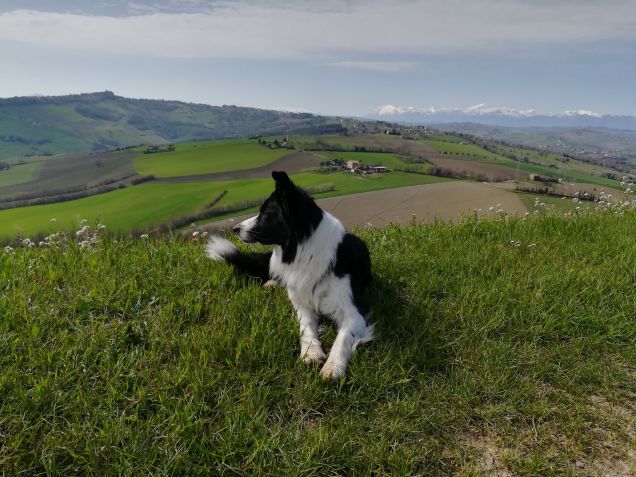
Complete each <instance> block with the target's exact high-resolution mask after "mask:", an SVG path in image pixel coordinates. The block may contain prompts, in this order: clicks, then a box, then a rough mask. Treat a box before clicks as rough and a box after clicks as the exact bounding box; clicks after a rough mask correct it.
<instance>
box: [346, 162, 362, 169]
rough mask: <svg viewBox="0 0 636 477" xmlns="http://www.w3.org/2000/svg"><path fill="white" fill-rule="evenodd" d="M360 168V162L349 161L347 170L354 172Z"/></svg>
mask: <svg viewBox="0 0 636 477" xmlns="http://www.w3.org/2000/svg"><path fill="white" fill-rule="evenodd" d="M359 167H360V161H347V169H351V170H352V171H354V170H356V169H358V168H359Z"/></svg>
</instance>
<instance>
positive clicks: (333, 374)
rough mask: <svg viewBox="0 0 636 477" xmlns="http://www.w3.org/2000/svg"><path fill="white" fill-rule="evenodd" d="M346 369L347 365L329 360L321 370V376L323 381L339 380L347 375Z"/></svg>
mask: <svg viewBox="0 0 636 477" xmlns="http://www.w3.org/2000/svg"><path fill="white" fill-rule="evenodd" d="M346 369H347V366H346V365H343V364H342V363H338V362H336V361H332V360H329V359H328V360H327V362H326V363H325V365H324V366H323V367H322V369H321V370H320V376H321V377H322V378H323V379H338V378H340V377H342V376H344V375H345V371H346Z"/></svg>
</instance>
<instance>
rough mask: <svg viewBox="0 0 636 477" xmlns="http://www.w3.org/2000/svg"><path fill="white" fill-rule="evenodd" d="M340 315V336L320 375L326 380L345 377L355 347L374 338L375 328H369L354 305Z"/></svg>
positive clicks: (347, 307)
mask: <svg viewBox="0 0 636 477" xmlns="http://www.w3.org/2000/svg"><path fill="white" fill-rule="evenodd" d="M338 315H339V316H337V317H336V322H337V323H338V334H337V335H336V339H335V341H334V342H333V346H332V347H331V351H330V352H329V357H328V358H327V361H326V362H325V365H324V366H323V367H322V370H321V371H320V375H321V376H322V377H323V378H325V379H338V378H339V377H341V376H344V374H345V372H346V370H347V364H349V360H350V359H351V355H352V354H353V351H354V349H355V346H356V345H357V344H358V343H359V342H362V341H368V340H369V339H371V337H372V332H373V331H372V330H373V328H372V327H371V328H369V327H367V325H366V322H365V320H364V318H363V317H362V315H361V314H360V313H359V312H358V310H357V309H356V308H355V307H354V306H353V305H349V306H346V309H344V310H341V312H340V313H339V314H338Z"/></svg>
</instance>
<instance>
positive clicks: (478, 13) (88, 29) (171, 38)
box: [0, 0, 636, 72]
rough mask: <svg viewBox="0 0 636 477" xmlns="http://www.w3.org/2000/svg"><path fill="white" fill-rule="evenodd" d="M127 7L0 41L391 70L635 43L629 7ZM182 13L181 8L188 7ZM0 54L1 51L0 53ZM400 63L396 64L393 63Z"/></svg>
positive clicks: (36, 19)
mask: <svg viewBox="0 0 636 477" xmlns="http://www.w3.org/2000/svg"><path fill="white" fill-rule="evenodd" d="M307 5H308V4H307V2H304V1H303V2H294V3H291V2H284V1H271V2H269V3H266V4H263V3H262V2H258V3H256V2H245V1H243V2H237V1H234V2H202V1H197V0H192V1H187V0H173V1H168V2H140V3H133V2H129V3H127V6H128V8H129V10H130V9H132V10H135V9H136V12H137V14H134V15H132V14H131V15H123V16H107V15H103V14H99V12H97V14H95V12H92V11H88V10H82V11H80V12H74V13H72V12H51V11H43V10H42V9H40V10H36V9H31V10H25V9H22V10H12V11H5V12H4V13H0V41H4V42H13V43H21V44H29V45H36V46H41V47H45V48H53V49H56V50H67V51H80V52H88V53H94V54H112V55H120V56H121V55H123V56H149V57H164V58H166V57H167V58H234V59H264V60H303V61H307V62H311V61H319V62H321V63H327V64H330V65H332V66H335V67H344V68H356V69H368V70H375V71H388V72H391V71H393V72H397V71H405V70H408V69H410V68H411V67H412V62H410V61H404V58H407V59H408V58H409V57H411V56H416V55H431V54H447V53H458V52H461V53H466V52H475V51H494V52H502V51H506V50H510V49H511V48H513V49H514V48H515V47H520V48H525V49H527V48H537V49H540V48H544V47H545V46H546V45H554V44H558V45H566V46H567V45H572V44H578V43H582V42H588V43H589V42H599V41H616V40H618V41H630V40H634V39H636V15H634V13H635V12H634V6H633V2H632V1H631V0H608V1H605V2H587V1H578V2H575V1H572V0H555V1H553V2H544V1H541V0H539V1H533V2H531V1H526V0H516V1H507V2H502V1H500V0H473V1H471V2H463V1H459V0H430V1H414V0H411V1H408V0H403V1H398V2H380V1H375V0H372V1H367V2H362V1H350V2H344V3H343V2H332V1H331V0H328V1H326V2H321V3H320V4H319V6H318V7H316V6H314V7H313V8H309V9H307V8H306V7H307ZM186 7H187V8H186ZM0 47H1V46H0ZM394 55H396V56H397V55H399V58H398V59H395V60H393V59H391V58H392V56H394Z"/></svg>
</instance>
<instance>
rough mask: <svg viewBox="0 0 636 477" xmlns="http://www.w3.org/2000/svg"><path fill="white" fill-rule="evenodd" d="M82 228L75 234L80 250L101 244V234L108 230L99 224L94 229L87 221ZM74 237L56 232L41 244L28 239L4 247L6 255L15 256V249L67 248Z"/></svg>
mask: <svg viewBox="0 0 636 477" xmlns="http://www.w3.org/2000/svg"><path fill="white" fill-rule="evenodd" d="M55 222H56V220H55V219H51V223H55ZM80 225H81V226H82V227H81V228H80V229H79V230H78V231H77V232H75V236H74V238H75V240H77V244H78V245H79V247H80V248H88V247H94V246H96V245H98V244H99V242H100V234H101V233H102V232H103V231H104V230H105V229H106V226H105V225H104V224H102V223H98V224H97V225H96V226H95V227H94V228H93V227H91V226H90V225H88V224H87V221H86V220H82V221H81V222H80ZM72 238H73V237H72V236H71V235H70V234H68V233H67V232H55V233H52V234H49V235H47V236H46V237H44V238H43V239H41V240H40V241H39V242H36V241H34V240H32V239H31V238H29V237H27V238H24V239H22V240H20V241H19V242H17V243H16V244H14V246H13V247H12V246H11V245H7V246H6V247H4V253H5V254H7V255H15V248H14V247H19V248H34V247H40V248H43V249H45V248H60V247H64V246H66V245H67V244H68V243H69V242H70V240H71V239H72Z"/></svg>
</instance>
